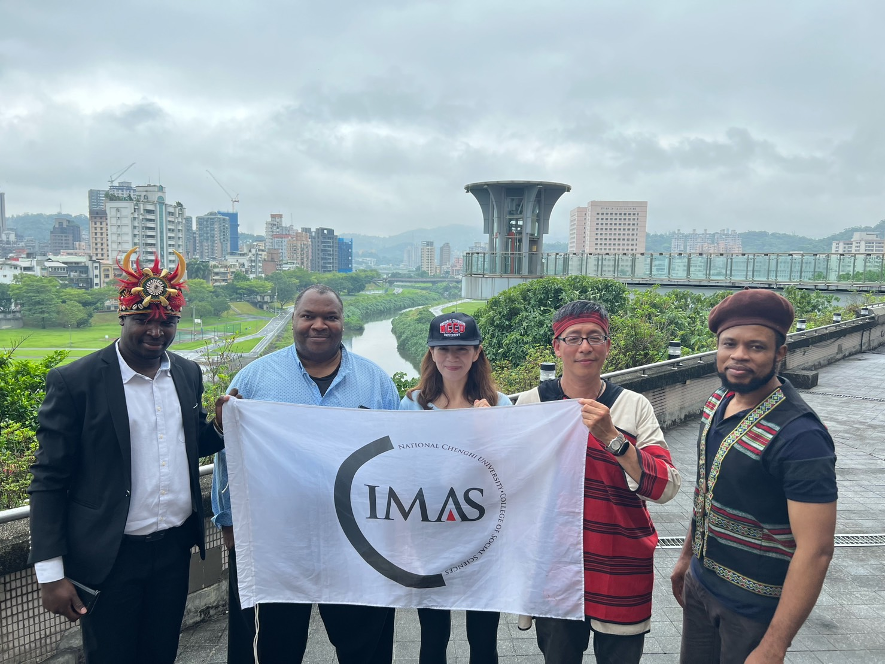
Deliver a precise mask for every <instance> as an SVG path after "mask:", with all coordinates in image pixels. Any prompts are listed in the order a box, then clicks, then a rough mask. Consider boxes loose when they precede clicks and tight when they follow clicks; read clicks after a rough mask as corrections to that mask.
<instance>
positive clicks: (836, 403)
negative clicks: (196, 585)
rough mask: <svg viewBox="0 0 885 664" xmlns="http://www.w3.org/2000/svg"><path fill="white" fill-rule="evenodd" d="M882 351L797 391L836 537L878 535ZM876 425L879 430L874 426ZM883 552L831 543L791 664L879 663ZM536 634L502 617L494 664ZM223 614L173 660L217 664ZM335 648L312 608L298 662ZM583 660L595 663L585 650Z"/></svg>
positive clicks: (661, 657) (884, 472)
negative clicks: (829, 438) (826, 472)
mask: <svg viewBox="0 0 885 664" xmlns="http://www.w3.org/2000/svg"><path fill="white" fill-rule="evenodd" d="M883 377H885V351H880V352H871V353H863V354H861V355H856V356H854V357H851V358H848V359H845V360H842V361H841V362H839V363H837V364H835V365H832V366H830V367H826V368H824V369H822V370H821V371H820V381H819V384H818V386H817V387H815V388H814V389H812V390H810V391H808V392H806V393H805V394H804V396H805V398H806V400H807V401H808V403H809V404H810V405H811V406H812V407H813V408H814V409H815V410H816V411H817V412H818V414H819V415H820V416H821V418H822V419H823V420H824V422H825V423H826V424H827V426H828V427H829V429H830V432H831V433H832V435H833V438H834V439H835V441H836V452H837V454H838V456H839V460H838V463H837V472H838V480H839V517H838V525H837V533H839V534H882V533H885V515H883V512H882V511H881V507H882V504H883V500H885V447H882V446H881V440H882V430H883V429H885V380H883ZM880 427H882V428H880ZM696 435H697V422H694V421H693V422H689V423H686V424H684V425H681V426H679V427H676V428H673V429H671V430H669V431H667V432H666V437H667V441H668V443H669V445H670V447H671V449H672V452H673V458H674V461H675V463H676V465H677V467H678V468H680V470H681V471H682V472H683V475H684V477H685V478H687V480H688V481H686V482H684V484H683V489H682V491H680V493H679V495H678V496H677V497H676V498H675V499H674V500H672V501H671V502H670V503H668V504H666V505H650V506H649V508H650V510H651V512H652V517H653V519H654V521H655V525H656V526H657V529H658V532H659V533H660V535H661V537H677V536H678V537H682V536H684V535H685V532H686V527H687V524H688V518H689V514H690V512H691V503H690V499H691V481H692V478H693V477H694V464H695V437H696ZM677 555H678V550H675V549H659V550H658V552H657V554H656V557H655V570H656V581H655V592H654V613H653V616H652V621H653V622H652V630H651V633H650V634H649V635H648V636H647V637H646V642H645V643H646V645H645V653H646V654H645V655H644V657H643V659H642V661H643V662H644V663H648V664H664V663H667V664H670V663H674V662H677V661H678V652H679V634H680V630H681V624H682V614H681V609H680V608H679V605H678V604H677V603H676V600H675V599H673V596H672V595H671V594H670V590H669V585H670V583H669V576H670V570H671V568H672V565H673V563H674V561H675V560H676V557H677ZM883 626H885V547H882V546H880V547H839V548H837V549H836V555H835V557H834V559H833V562H832V564H831V566H830V571H829V574H828V575H827V580H826V583H825V585H824V589H823V592H822V594H821V597H820V599H819V600H818V603H817V606H816V607H815V609H814V611H813V612H812V614H811V616H810V617H809V619H808V621H807V622H806V623H805V625H804V627H803V628H802V630H801V631H800V632H799V634H798V636H797V637H796V639H795V641H794V643H793V647H792V648H791V650H790V653H789V654H788V656H787V660H786V661H787V662H788V663H791V664H800V663H802V664H804V663H813V664H830V663H833V664H836V663H838V664H854V663H858V664H860V663H870V664H872V663H882V662H885V629H883ZM534 636H535V633H534V630H531V631H528V632H520V631H518V630H517V628H516V617H515V616H511V615H505V616H502V620H501V625H500V627H499V630H498V647H499V652H500V655H501V662H502V664H516V663H519V664H535V663H540V662H542V661H543V660H542V658H541V655H540V653H539V651H538V649H537V646H536V644H535V639H534ZM418 637H419V630H418V619H417V614H416V613H415V611H413V610H400V611H398V612H397V621H396V645H395V650H394V660H395V662H397V664H406V663H412V662H414V663H417V661H418V660H417V657H418V645H419V644H418ZM226 639H227V632H226V617H221V618H217V619H215V620H212V621H209V622H206V623H203V624H201V625H199V626H197V627H194V628H192V629H190V630H187V631H185V632H183V633H182V637H181V647H180V650H179V656H178V659H177V662H178V663H179V664H208V663H212V662H225V661H226V657H225V650H226ZM467 655H468V650H467V637H466V634H465V631H464V614H463V613H460V612H456V613H455V614H454V615H453V625H452V640H451V642H450V644H449V661H450V662H456V663H458V664H460V663H462V662H463V663H464V664H466V663H467V661H468V658H467ZM334 661H335V657H334V651H333V649H332V646H331V645H330V644H329V641H328V639H327V638H326V635H325V631H324V630H323V626H322V622H321V621H320V620H319V615H318V614H317V613H316V611H314V615H313V618H312V620H311V632H310V640H309V643H308V652H307V655H306V656H305V662H309V663H320V662H323V663H325V662H334ZM584 661H585V662H593V661H595V659H594V657H593V655H592V654H587V655H586V656H585V657H584Z"/></svg>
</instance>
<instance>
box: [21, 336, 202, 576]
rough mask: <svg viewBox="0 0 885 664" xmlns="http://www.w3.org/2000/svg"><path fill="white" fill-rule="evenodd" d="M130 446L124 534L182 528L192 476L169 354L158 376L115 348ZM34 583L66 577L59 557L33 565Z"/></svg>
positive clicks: (187, 507)
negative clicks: (145, 371) (138, 368)
mask: <svg viewBox="0 0 885 664" xmlns="http://www.w3.org/2000/svg"><path fill="white" fill-rule="evenodd" d="M116 349H117V359H118V361H119V362H120V373H121V375H122V377H123V392H124V394H125V396H126V412H127V414H128V416H129V438H130V442H131V454H132V463H131V475H132V495H131V497H130V500H129V514H128V516H127V517H126V527H125V528H124V531H123V532H124V533H125V534H127V535H149V534H150V533H153V532H157V531H160V530H166V529H167V528H174V527H175V526H180V525H181V524H182V523H184V522H185V520H186V519H187V518H188V517H189V516H190V515H191V512H192V511H193V507H192V504H191V491H190V476H189V474H188V463H187V451H186V449H185V443H184V426H183V423H182V419H181V403H180V402H179V400H178V392H176V390H175V383H174V382H173V380H172V374H171V371H170V367H171V365H170V362H169V356H168V355H166V356H164V358H163V361H162V362H161V364H160V369H159V370H158V371H157V375H156V376H154V377H153V378H148V377H147V376H144V375H142V374H140V373H138V372H137V371H134V370H133V369H132V368H131V367H130V366H129V365H128V364H126V361H125V360H124V359H123V356H122V355H120V348H119V345H118V346H116ZM34 570H35V571H36V573H37V581H39V582H40V583H50V582H52V581H58V580H59V579H61V578H63V577H64V564H63V560H62V557H61V556H59V557H57V558H52V559H50V560H44V561H41V562H38V563H35V565H34Z"/></svg>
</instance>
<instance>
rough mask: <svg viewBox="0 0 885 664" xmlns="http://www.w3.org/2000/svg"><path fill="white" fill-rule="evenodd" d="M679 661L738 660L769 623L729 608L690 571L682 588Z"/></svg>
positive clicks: (731, 663) (726, 663) (718, 663)
mask: <svg viewBox="0 0 885 664" xmlns="http://www.w3.org/2000/svg"><path fill="white" fill-rule="evenodd" d="M682 600H683V602H685V608H684V609H683V610H682V647H681V651H680V657H679V661H680V663H681V664H710V663H711V662H712V663H714V664H739V663H741V662H743V661H744V660H745V659H747V657H748V656H749V655H750V653H751V652H753V650H754V649H755V648H756V646H758V645H759V642H760V641H761V640H762V637H763V636H765V632H767V631H768V623H767V622H766V623H761V622H756V621H755V620H751V619H750V618H747V617H746V616H742V615H740V614H738V613H735V612H734V611H732V610H730V609H728V608H727V607H726V606H725V605H724V604H722V602H720V601H719V600H718V599H716V598H715V597H713V595H711V594H710V593H709V592H708V591H707V589H706V588H704V586H702V585H701V583H700V582H699V581H698V580H697V579H696V578H694V576H693V575H692V573H691V572H688V573H687V574H686V575H685V585H684V586H683V591H682Z"/></svg>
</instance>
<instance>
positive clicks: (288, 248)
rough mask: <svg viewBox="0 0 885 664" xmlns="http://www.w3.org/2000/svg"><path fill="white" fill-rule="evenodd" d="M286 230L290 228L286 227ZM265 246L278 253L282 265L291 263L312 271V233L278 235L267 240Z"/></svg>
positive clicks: (298, 232) (297, 232)
mask: <svg viewBox="0 0 885 664" xmlns="http://www.w3.org/2000/svg"><path fill="white" fill-rule="evenodd" d="M284 228H290V227H289V226H285V227H284ZM264 242H265V246H266V247H267V248H268V249H274V250H276V251H277V252H278V254H275V255H278V256H279V260H280V263H289V264H292V265H294V266H295V267H300V268H302V269H304V270H310V250H311V241H310V233H306V232H304V231H295V232H294V233H276V234H275V235H272V236H270V237H269V238H266V239H265V241H264Z"/></svg>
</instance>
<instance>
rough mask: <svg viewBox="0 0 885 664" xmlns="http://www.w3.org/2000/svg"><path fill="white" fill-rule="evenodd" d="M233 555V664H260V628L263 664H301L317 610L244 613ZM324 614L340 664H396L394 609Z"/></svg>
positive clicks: (284, 607) (276, 607) (279, 607)
mask: <svg viewBox="0 0 885 664" xmlns="http://www.w3.org/2000/svg"><path fill="white" fill-rule="evenodd" d="M228 553H229V555H230V558H229V567H230V581H229V586H228V590H229V595H228V603H229V606H228V608H229V613H228V633H227V634H228V636H227V662H228V664H254V662H255V659H254V655H253V653H254V650H253V646H254V641H255V624H256V622H257V623H258V644H257V649H258V658H259V659H258V661H259V662H261V664H291V663H293V662H296V663H297V662H301V660H302V659H303V658H304V651H305V649H306V648H307V629H308V626H309V623H310V610H311V605H310V604H259V605H258V606H257V611H256V610H255V609H252V608H249V609H242V608H240V594H239V590H238V589H237V558H236V553H235V551H234V550H233V549H231V550H230V551H229V552H228ZM319 609H320V616H321V617H322V619H323V624H324V625H325V627H326V633H327V634H328V635H329V641H331V642H332V645H333V646H335V651H336V653H337V655H338V662H339V663H340V664H390V663H391V662H392V661H393V623H394V617H395V616H394V610H393V609H390V608H387V607H376V606H352V605H344V604H320V605H319ZM256 613H257V621H256Z"/></svg>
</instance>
